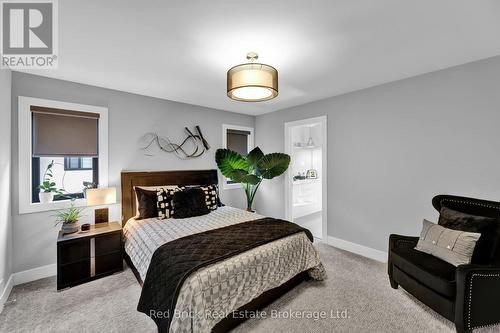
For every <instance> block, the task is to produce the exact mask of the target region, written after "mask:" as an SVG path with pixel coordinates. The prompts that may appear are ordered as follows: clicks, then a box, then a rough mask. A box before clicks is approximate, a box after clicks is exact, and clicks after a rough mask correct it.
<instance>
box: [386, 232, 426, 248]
mask: <svg viewBox="0 0 500 333" xmlns="http://www.w3.org/2000/svg"><path fill="white" fill-rule="evenodd" d="M418 239H419V238H418V237H413V236H401V235H395V234H392V235H390V236H389V252H390V251H391V250H393V249H395V248H396V247H415V246H417V243H418Z"/></svg>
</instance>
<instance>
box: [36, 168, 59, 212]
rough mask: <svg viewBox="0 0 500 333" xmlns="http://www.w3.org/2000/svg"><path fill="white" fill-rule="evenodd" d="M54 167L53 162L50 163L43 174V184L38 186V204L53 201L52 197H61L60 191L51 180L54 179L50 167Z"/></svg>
mask: <svg viewBox="0 0 500 333" xmlns="http://www.w3.org/2000/svg"><path fill="white" fill-rule="evenodd" d="M53 166H54V160H52V161H50V163H49V165H47V168H46V169H45V173H44V174H43V182H42V183H41V184H40V185H39V186H38V188H39V189H40V193H38V198H39V200H40V203H48V202H52V201H54V195H61V194H62V191H61V190H60V189H58V188H57V187H56V183H54V181H53V180H52V178H53V177H54V176H53V174H52V167H53Z"/></svg>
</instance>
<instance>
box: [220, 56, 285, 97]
mask: <svg viewBox="0 0 500 333" xmlns="http://www.w3.org/2000/svg"><path fill="white" fill-rule="evenodd" d="M258 58H259V55H258V54H257V53H255V52H249V53H248V54H247V59H248V60H250V63H246V64H240V65H237V66H234V67H232V68H231V69H229V70H228V71H227V96H228V97H229V98H231V99H234V100H236V101H241V102H262V101H267V100H270V99H273V98H275V97H276V96H278V71H277V70H276V68H274V67H272V66H269V65H265V64H260V63H256V62H255V60H257V59H258Z"/></svg>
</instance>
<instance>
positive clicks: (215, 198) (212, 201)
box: [188, 184, 223, 210]
mask: <svg viewBox="0 0 500 333" xmlns="http://www.w3.org/2000/svg"><path fill="white" fill-rule="evenodd" d="M188 188H199V189H201V190H202V191H203V192H204V193H205V202H206V204H207V207H208V209H209V210H216V209H217V207H221V206H223V204H222V203H221V202H220V198H219V187H218V186H217V185H216V184H212V185H206V186H198V185H197V186H190V187H188Z"/></svg>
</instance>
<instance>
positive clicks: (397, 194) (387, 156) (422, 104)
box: [255, 57, 500, 251]
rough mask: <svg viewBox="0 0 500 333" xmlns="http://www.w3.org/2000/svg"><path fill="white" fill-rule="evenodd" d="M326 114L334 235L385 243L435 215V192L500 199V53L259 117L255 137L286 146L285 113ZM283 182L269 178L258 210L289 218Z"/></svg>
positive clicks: (269, 146) (268, 147) (272, 147)
mask: <svg viewBox="0 0 500 333" xmlns="http://www.w3.org/2000/svg"><path fill="white" fill-rule="evenodd" d="M320 115H327V117H328V234H329V235H330V236H334V237H338V238H341V239H344V240H347V241H350V242H354V243H358V244H361V245H365V246H368V247H372V248H375V249H378V250H383V251H386V249H387V239H388V236H389V234H390V233H401V234H408V235H417V234H418V233H419V231H420V228H421V220H422V218H424V217H428V218H431V219H434V220H435V219H436V212H435V211H434V210H433V209H432V207H431V198H432V197H433V196H434V195H435V194H438V193H453V194H461V195H467V196H473V197H474V196H477V197H481V198H489V199H493V200H500V130H499V124H500V57H494V58H490V59H486V60H483V61H479V62H475V63H470V64H466V65H463V66H459V67H454V68H450V69H446V70H442V71H438V72H434V73H430V74H426V75H422V76H418V77H414V78H410V79H406V80H402V81H398V82H393V83H390V84H385V85H381V86H378V87H374V88H370V89H365V90H361V91H357V92H354V93H350V94H346V95H342V96H337V97H333V98H329V99H326V100H322V101H318V102H314V103H311V104H306V105H302V106H298V107H294V108H290V109H286V110H281V111H278V112H274V113H269V114H266V115H262V116H258V117H257V118H256V123H255V124H256V134H255V135H256V143H257V145H259V146H260V147H261V148H262V149H263V150H264V152H273V151H282V150H283V149H284V143H283V141H284V129H283V127H284V123H285V122H286V121H292V120H298V119H304V118H309V117H315V116H320ZM283 186H284V185H283V178H280V179H277V180H273V181H271V182H268V183H266V184H263V185H262V186H261V190H260V191H259V193H258V195H257V199H256V200H257V202H256V207H257V210H258V211H259V213H262V214H269V215H274V216H281V217H282V216H284V214H285V213H284V211H285V203H284V201H283V200H284V199H283V195H282V193H283Z"/></svg>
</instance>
